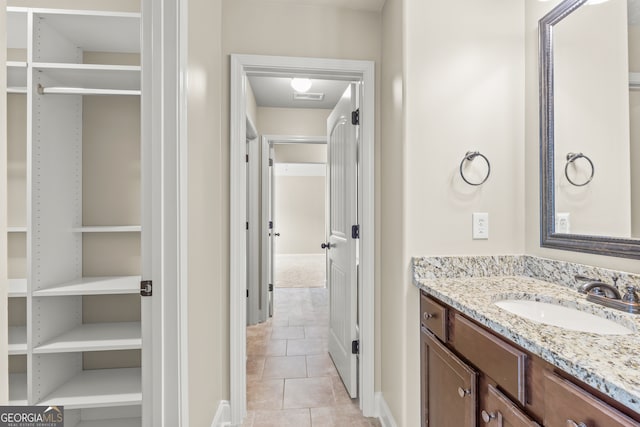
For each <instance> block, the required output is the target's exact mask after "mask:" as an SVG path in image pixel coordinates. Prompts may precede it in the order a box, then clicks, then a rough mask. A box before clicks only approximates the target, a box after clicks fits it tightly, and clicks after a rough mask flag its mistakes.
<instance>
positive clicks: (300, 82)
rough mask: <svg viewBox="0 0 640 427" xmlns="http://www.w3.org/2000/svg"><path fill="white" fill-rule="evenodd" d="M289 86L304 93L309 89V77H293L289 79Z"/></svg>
mask: <svg viewBox="0 0 640 427" xmlns="http://www.w3.org/2000/svg"><path fill="white" fill-rule="evenodd" d="M291 87H292V88H293V90H295V91H296V92H299V93H305V92H306V91H308V90H309V89H311V79H307V78H301V77H294V78H292V79H291Z"/></svg>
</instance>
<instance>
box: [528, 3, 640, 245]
mask: <svg viewBox="0 0 640 427" xmlns="http://www.w3.org/2000/svg"><path fill="white" fill-rule="evenodd" d="M539 24H540V28H539V30H540V126H541V129H540V134H541V145H540V147H541V153H540V158H541V188H542V194H541V222H542V224H541V225H542V226H541V231H542V233H541V245H542V246H544V247H553V248H558V249H565V250H576V251H583V252H592V253H598V254H603V255H612V256H621V257H631V258H640V0H563V1H562V2H560V3H559V4H558V5H557V6H556V7H555V8H553V10H551V11H550V12H549V13H548V14H547V15H545V16H544V17H543V18H542V19H541V20H540V23H539Z"/></svg>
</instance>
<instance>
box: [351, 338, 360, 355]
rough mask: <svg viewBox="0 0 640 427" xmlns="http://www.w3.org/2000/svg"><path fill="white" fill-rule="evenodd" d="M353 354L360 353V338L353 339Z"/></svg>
mask: <svg viewBox="0 0 640 427" xmlns="http://www.w3.org/2000/svg"><path fill="white" fill-rule="evenodd" d="M351 354H360V340H354V341H351Z"/></svg>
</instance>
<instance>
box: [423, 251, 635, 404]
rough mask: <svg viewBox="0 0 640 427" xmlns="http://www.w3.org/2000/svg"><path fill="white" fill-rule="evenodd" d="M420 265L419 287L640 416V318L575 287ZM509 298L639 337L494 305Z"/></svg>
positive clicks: (520, 277)
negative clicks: (563, 324)
mask: <svg viewBox="0 0 640 427" xmlns="http://www.w3.org/2000/svg"><path fill="white" fill-rule="evenodd" d="M419 261H420V260H416V259H414V284H415V285H416V286H417V287H418V288H420V289H422V290H424V291H425V292H427V293H428V294H430V295H432V296H434V297H435V298H437V299H439V300H441V301H442V302H444V303H446V304H448V305H450V306H451V307H453V308H455V309H456V310H458V311H460V312H461V313H463V314H465V315H467V316H468V317H470V318H472V319H474V320H476V321H477V322H479V323H481V324H482V325H485V326H487V327H488V328H490V329H491V330H493V331H495V332H496V333H498V334H499V335H501V336H503V337H505V338H507V339H509V340H511V341H513V342H515V343H516V344H518V345H519V346H521V347H523V348H525V349H526V350H528V351H530V352H531V353H533V354H535V355H537V356H539V357H541V358H542V359H544V360H546V361H547V362H549V363H551V364H552V365H555V366H556V367H558V368H560V369H562V370H563V371H565V372H567V373H569V374H571V375H573V376H575V377H576V378H578V379H579V380H582V381H583V382H585V383H586V384H589V385H590V386H592V387H594V388H595V389H597V390H600V391H601V392H603V393H604V394H606V395H607V396H610V397H611V398H612V399H614V400H616V401H618V402H620V403H622V404H623V405H625V406H627V407H629V408H630V409H632V410H634V411H636V412H638V413H640V315H633V314H628V313H624V312H621V311H617V310H613V309H609V308H606V307H601V306H599V305H596V304H593V303H591V302H587V301H586V297H585V295H582V294H580V293H578V292H577V291H576V290H574V289H572V288H569V287H567V286H563V285H558V284H554V283H549V282H547V281H543V280H539V279H535V278H531V277H527V276H520V275H512V276H507V275H496V276H485V277H433V275H432V274H431V275H430V274H423V273H424V271H422V270H421V269H420V268H419V267H420V266H419V265H418V268H416V264H419ZM429 276H432V277H429ZM504 299H529V300H536V301H542V302H551V303H556V304H560V305H565V306H569V307H575V308H578V309H580V310H582V311H586V312H589V313H592V314H595V315H598V316H601V317H605V318H608V319H612V320H614V321H616V322H617V323H620V324H622V325H624V326H626V327H628V328H629V329H631V330H633V331H634V333H633V334H630V335H598V334H593V333H586V332H574V331H570V330H566V329H562V328H559V327H556V326H548V325H544V324H540V323H535V322H533V321H530V320H527V319H524V318H522V317H519V316H516V315H514V314H511V313H509V312H507V311H505V310H503V309H501V308H499V307H497V306H496V305H494V304H493V303H494V302H496V301H499V300H504Z"/></svg>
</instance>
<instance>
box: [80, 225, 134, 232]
mask: <svg viewBox="0 0 640 427" xmlns="http://www.w3.org/2000/svg"><path fill="white" fill-rule="evenodd" d="M73 231H75V232H78V233H136V232H140V231H142V226H140V225H95V226H82V227H78V228H74V229H73Z"/></svg>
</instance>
